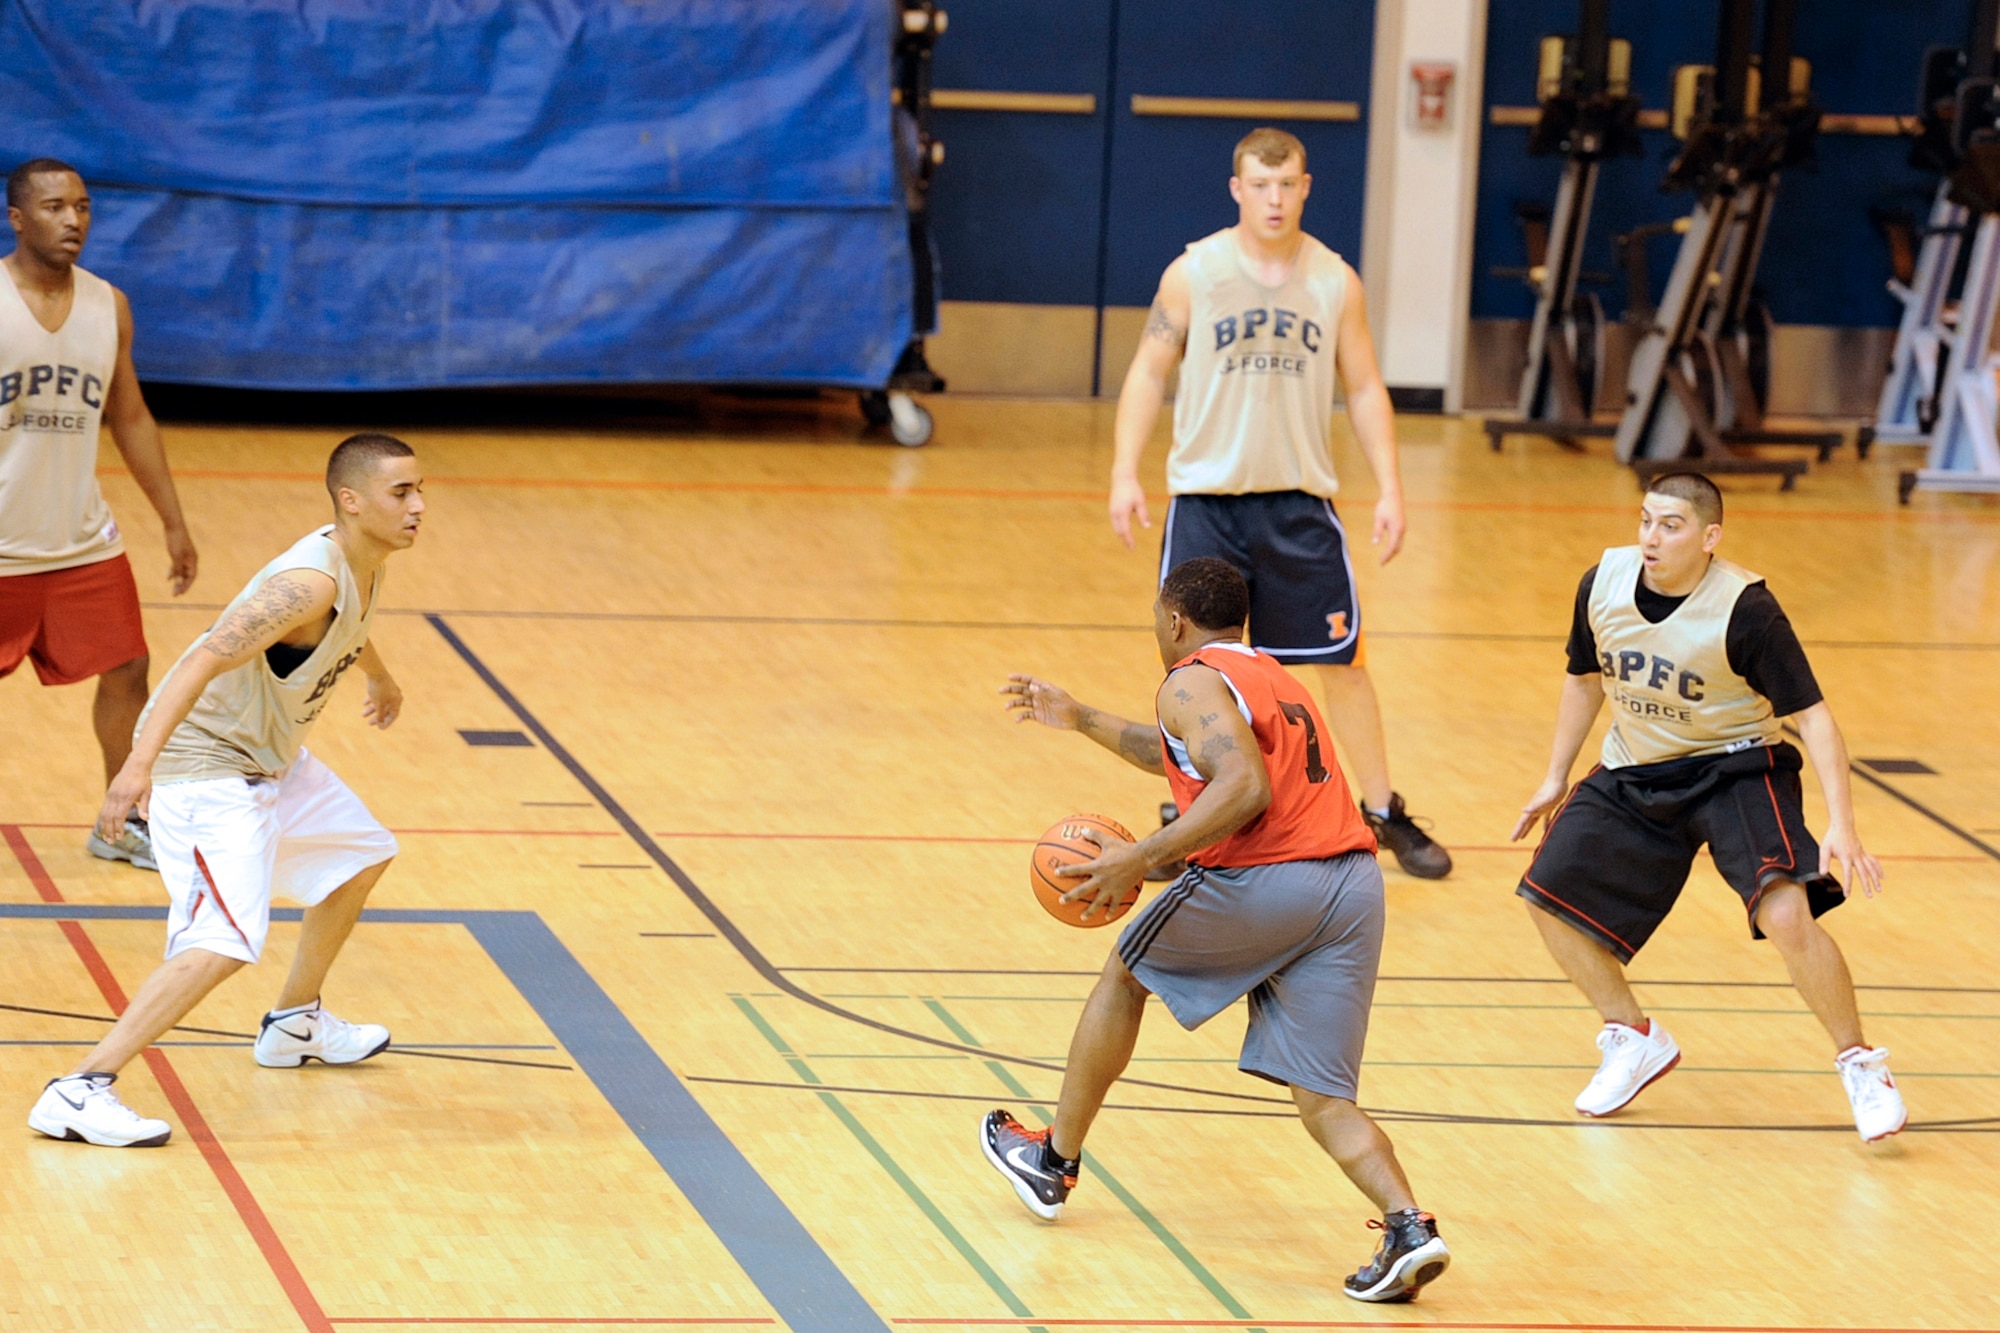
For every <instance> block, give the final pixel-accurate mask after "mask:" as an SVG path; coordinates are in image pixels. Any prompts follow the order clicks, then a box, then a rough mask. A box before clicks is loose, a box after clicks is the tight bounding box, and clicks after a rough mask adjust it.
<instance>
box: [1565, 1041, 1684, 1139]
mask: <svg viewBox="0 0 2000 1333" xmlns="http://www.w3.org/2000/svg"><path fill="white" fill-rule="evenodd" d="M1597 1049H1598V1050H1600V1051H1603V1052H1604V1060H1603V1063H1601V1064H1599V1065H1598V1066H1597V1074H1596V1076H1595V1077H1593V1078H1592V1079H1591V1080H1590V1083H1589V1084H1588V1085H1587V1086H1586V1087H1585V1088H1584V1090H1583V1091H1582V1092H1579V1093H1578V1094H1577V1095H1576V1109H1577V1112H1578V1113H1579V1114H1581V1115H1587V1116H1601V1115H1610V1114H1611V1113H1612V1112H1613V1111H1617V1110H1620V1109H1622V1108H1623V1107H1625V1106H1627V1105H1629V1104H1630V1102H1631V1101H1632V1099H1633V1098H1634V1097H1637V1096H1638V1095H1639V1094H1640V1093H1642V1092H1644V1091H1645V1090H1646V1089H1647V1087H1648V1086H1650V1085H1651V1084H1653V1083H1656V1082H1658V1081H1659V1080H1660V1079H1662V1078H1664V1077H1665V1076H1666V1074H1667V1071H1668V1070H1670V1069H1672V1068H1673V1067H1674V1066H1675V1065H1677V1064H1679V1063H1680V1062H1681V1048H1680V1047H1679V1046H1678V1045H1676V1044H1675V1043H1674V1039H1673V1038H1672V1037H1670V1036H1668V1035H1667V1030H1666V1029H1665V1028H1663V1027H1661V1026H1660V1025H1659V1023H1657V1022H1656V1021H1654V1020H1653V1019H1650V1018H1649V1019H1647V1020H1646V1029H1645V1031H1643V1032H1642V1031H1640V1030H1639V1029H1638V1028H1635V1027H1627V1026H1626V1025H1625V1024H1623V1023H1606V1024H1605V1025H1604V1030H1603V1031H1602V1032H1599V1033H1598V1034H1597Z"/></svg>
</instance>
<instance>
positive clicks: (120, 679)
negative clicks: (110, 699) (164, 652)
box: [97, 653, 153, 698]
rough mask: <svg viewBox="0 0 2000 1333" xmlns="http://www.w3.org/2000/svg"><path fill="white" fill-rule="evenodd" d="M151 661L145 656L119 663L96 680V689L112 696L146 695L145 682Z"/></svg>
mask: <svg viewBox="0 0 2000 1333" xmlns="http://www.w3.org/2000/svg"><path fill="white" fill-rule="evenodd" d="M152 666H153V659H152V658H151V657H149V656H146V655H145V654H143V653H142V654H141V655H139V656H138V657H135V658H133V659H132V660H131V661H129V662H121V663H119V664H118V665H117V666H115V667H112V668H111V669H110V670H109V671H107V672H105V673H104V674H103V675H101V676H99V677H98V678H97V682H98V688H99V689H100V690H106V691H109V692H111V693H114V694H137V695H139V696H140V697H142V698H143V697H144V696H145V694H146V680H147V676H148V674H149V673H150V672H151V670H152Z"/></svg>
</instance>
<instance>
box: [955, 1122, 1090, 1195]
mask: <svg viewBox="0 0 2000 1333" xmlns="http://www.w3.org/2000/svg"><path fill="white" fill-rule="evenodd" d="M979 1149H980V1151H981V1152H983V1153H985V1154H986V1160H987V1161H989V1162H991V1163H993V1168H994V1169H995V1170H996V1171H998V1172H999V1173H1000V1174H1001V1175H1003V1176H1005V1177H1007V1181H1008V1183H1009V1184H1011V1185H1012V1186H1013V1187H1014V1193H1016V1194H1018V1195H1020V1196H1021V1202H1022V1203H1025V1204H1027V1205H1028V1211H1029V1212H1031V1213H1033V1214H1034V1215H1035V1216H1036V1217H1039V1218H1041V1219H1042V1220H1043V1221H1045V1222H1053V1221H1055V1220H1056V1219H1057V1218H1058V1217H1061V1216H1062V1210H1063V1201H1064V1200H1065V1199H1067V1198H1069V1192H1070V1191H1071V1190H1073V1189H1075V1188H1076V1171H1077V1164H1076V1163H1075V1162H1066V1161H1063V1160H1062V1159H1061V1158H1058V1157H1057V1156H1056V1155H1055V1154H1054V1152H1053V1151H1052V1150H1051V1149H1050V1148H1049V1132H1048V1131H1047V1130H1046V1129H1029V1128H1028V1127H1027V1126H1025V1125H1023V1124H1022V1123H1021V1122H1020V1121H1018V1120H1016V1119H1015V1118H1014V1117H1013V1116H1011V1115H1009V1114H1007V1113H1006V1112H1005V1111H988V1112H987V1113H986V1119H985V1120H983V1121H981V1122H980V1125H979Z"/></svg>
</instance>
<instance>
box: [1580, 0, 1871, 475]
mask: <svg viewBox="0 0 2000 1333" xmlns="http://www.w3.org/2000/svg"><path fill="white" fill-rule="evenodd" d="M1797 9H1798V4H1797V0H1768V4H1767V5H1766V7H1765V14H1764V34H1763V36H1764V40H1763V50H1762V56H1761V59H1755V58H1753V56H1752V53H1751V49H1750V48H1751V38H1752V28H1753V24H1754V21H1755V18H1756V15H1755V12H1754V9H1753V6H1752V0H1722V5H1721V14H1720V21H1719V23H1718V25H1717V37H1716V60H1715V64H1714V66H1713V67H1712V68H1703V67H1699V66H1689V67H1685V68H1683V69H1681V70H1679V71H1677V72H1676V75H1675V96H1674V103H1675V119H1676V121H1677V122H1678V123H1679V124H1680V125H1681V126H1682V127H1683V131H1682V134H1681V137H1682V138H1683V143H1682V146H1681V149H1680V152H1679V154H1678V155H1677V156H1676V157H1675V159H1674V161H1673V164H1672V165H1671V166H1670V167H1669V168H1668V169H1667V179H1666V186H1667V188H1669V189H1687V190H1691V191H1693V192H1694V195H1695V204H1694V208H1693V209H1692V210H1691V212H1690V213H1689V215H1688V219H1687V230H1686V232H1685V233H1684V234H1683V235H1682V237H1681V243H1680V248H1679V250H1678V252H1677V253H1676V255H1675V259H1674V267H1673V270H1672V272H1671V273H1670V274H1669V275H1668V278H1667V287H1666V294H1665V295H1664V296H1663V297H1662V299H1661V301H1660V304H1659V308H1658V310H1657V311H1656V312H1655V316H1654V320H1653V324H1652V327H1651V328H1649V329H1648V330H1647V331H1646V333H1645V336H1644V337H1643V338H1641V340H1640V342H1639V345H1638V346H1637V347H1636V348H1635V349H1634V350H1633V354H1632V362H1631V370H1630V374H1629V376H1628V377H1627V381H1626V406H1625V412H1624V415H1623V417H1622V418H1621V419H1620V421H1619V424H1618V431H1617V434H1616V446H1615V449H1616V453H1617V457H1618V460H1619V461H1620V462H1622V463H1629V464H1631V465H1632V467H1633V469H1634V470H1635V471H1636V472H1637V473H1638V475H1639V478H1640V480H1641V482H1642V483H1643V482H1644V481H1645V480H1646V479H1647V478H1649V477H1652V476H1656V475H1658V474H1659V473H1662V472H1670V471H1676V470H1679V469H1681V468H1689V467H1691V468H1698V469H1699V470H1701V471H1703V472H1709V473H1762V474H1766V475H1774V476H1778V477H1781V478H1783V485H1784V488H1785V489H1786V490H1790V489H1791V487H1792V483H1793V482H1794V481H1795V480H1796V479H1797V478H1798V477H1799V476H1801V475H1803V474H1804V472H1805V471H1806V463H1805V462H1804V460H1801V459H1769V458H1757V457H1751V456H1748V455H1745V454H1742V453H1739V452H1738V451H1737V450H1738V447H1739V446H1743V445H1808V446H1811V447H1814V448H1816V449H1817V450H1818V451H1819V456H1820V458H1821V459H1822V460H1824V459H1825V458H1826V457H1828V456H1829V455H1830V454H1831V452H1832V450H1833V449H1834V448H1835V447H1837V446H1838V445H1839V444H1840V442H1841V438H1842V436H1841V433H1840V432H1838V431H1823V430H1822V431H1778V430H1772V429H1769V428H1768V427H1767V426H1766V425H1765V424H1764V414H1763V405H1762V402H1761V401H1760V395H1759V393H1758V391H1757V390H1758V383H1757V381H1758V379H1759V378H1760V371H1761V372H1762V373H1763V374H1764V375H1768V369H1767V368H1766V367H1760V366H1759V365H1758V364H1757V361H1758V359H1757V358H1756V357H1755V355H1754V352H1755V350H1756V348H1757V346H1758V344H1759V343H1760V342H1761V343H1762V344H1763V345H1765V346H1768V341H1769V334H1770V326H1769V314H1768V311H1766V310H1765V309H1764V308H1763V305H1762V302H1761V299H1760V296H1759V293H1758V291H1757V289H1756V275H1757V266H1758V261H1759V259H1760V257H1761V255H1762V251H1763V246H1764V237H1765V233H1766V231H1767V229H1768V228H1769V225H1770V219H1771V209H1772V206H1773V204H1774V203H1775V201H1776V198H1777V187H1778V178H1779V174H1780V173H1781V172H1782V171H1783V170H1784V169H1785V168H1787V167H1790V166H1794V165H1797V164H1799V163H1802V162H1808V161H1810V160H1811V158H1812V153H1813V144H1814V140H1815V138H1816V137H1817V135H1818V131H1819V118H1820V108H1819V107H1818V105H1817V104H1816V103H1814V101H1813V100H1812V94H1811V70H1810V67H1809V66H1808V65H1807V63H1806V62H1805V61H1804V60H1799V59H1795V58H1794V57H1793V55H1792V36H1793V31H1794V23H1795V20H1796V17H1797Z"/></svg>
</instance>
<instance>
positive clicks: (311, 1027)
mask: <svg viewBox="0 0 2000 1333" xmlns="http://www.w3.org/2000/svg"><path fill="white" fill-rule="evenodd" d="M388 1049H389V1029H387V1028H385V1027H383V1026H381V1025H380V1024H379V1023H350V1022H348V1021H347V1020H346V1019H343V1018H335V1017H334V1016H333V1015H332V1014H329V1013H328V1012H327V1011H326V1010H324V1009H322V1008H320V1007H319V1006H318V1005H317V1004H315V1005H314V1006H313V1007H312V1008H310V1009H301V1010H297V1011H296V1012H293V1013H286V1014H265V1015H264V1023H263V1026H262V1027H260V1028H259V1029H258V1030H257V1046H256V1050H255V1054H256V1056H257V1063H258V1064H260V1065H263V1066H264V1067H265V1068H267V1069H297V1068H298V1067H299V1066H300V1065H302V1064H304V1063H305V1062H306V1061H308V1060H323V1061H325V1062H326V1063H327V1064H330V1065H351V1064H358V1063H360V1062H361V1061H363V1060H366V1059H367V1058H368V1057H369V1056H371V1055H380V1054H381V1053H382V1052H384V1051H386V1050H388Z"/></svg>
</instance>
